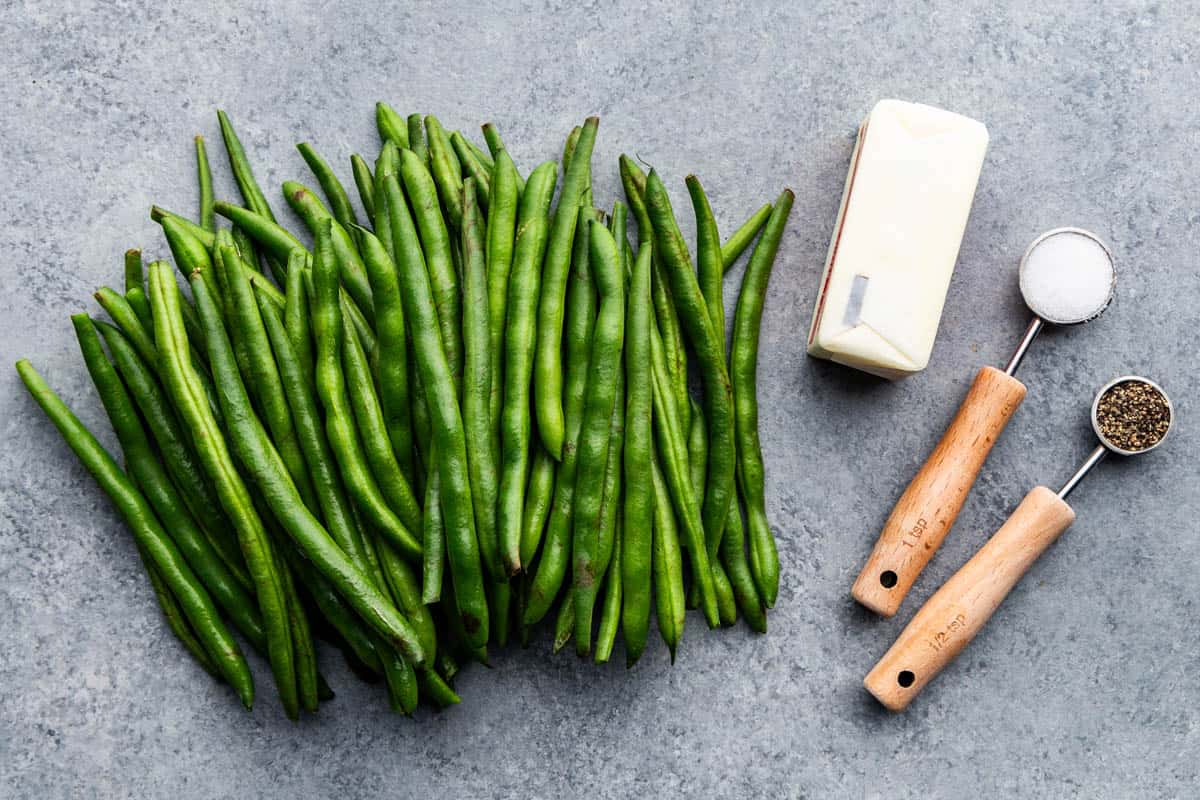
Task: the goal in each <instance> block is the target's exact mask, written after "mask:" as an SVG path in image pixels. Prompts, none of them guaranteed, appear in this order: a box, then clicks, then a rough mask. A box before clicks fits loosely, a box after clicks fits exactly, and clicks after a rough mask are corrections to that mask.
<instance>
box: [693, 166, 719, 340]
mask: <svg viewBox="0 0 1200 800" xmlns="http://www.w3.org/2000/svg"><path fill="white" fill-rule="evenodd" d="M686 183H687V189H688V195H689V196H690V197H691V200H692V210H693V212H694V213H695V216H696V280H697V283H698V284H699V285H700V294H702V295H703V296H704V305H705V307H706V308H707V309H708V317H709V320H710V322H711V324H712V330H713V334H715V335H716V337H717V339H719V340H720V345H721V348H720V349H721V356H722V358H723V357H724V356H725V298H724V294H723V292H722V284H721V278H722V276H723V275H724V273H725V271H724V267H723V264H722V263H721V235H720V233H718V232H717V220H716V218H715V217H713V212H712V206H710V205H709V202H708V195H706V194H705V193H704V187H703V186H701V185H700V180H699V179H698V178H697V177H696V176H695V175H688V176H687V179H686Z"/></svg>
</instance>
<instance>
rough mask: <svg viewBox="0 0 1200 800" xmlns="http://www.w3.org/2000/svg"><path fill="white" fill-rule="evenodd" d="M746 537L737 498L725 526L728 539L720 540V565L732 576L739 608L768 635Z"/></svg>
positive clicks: (750, 621)
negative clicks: (747, 550) (748, 562)
mask: <svg viewBox="0 0 1200 800" xmlns="http://www.w3.org/2000/svg"><path fill="white" fill-rule="evenodd" d="M745 548H746V534H745V529H744V528H743V527H742V509H741V504H740V503H739V502H738V501H737V498H734V501H733V503H731V504H730V506H729V521H728V522H726V523H725V536H724V537H723V538H722V539H721V562H722V563H723V564H724V565H725V571H726V572H727V573H728V575H729V581H730V584H731V585H732V587H733V593H734V597H735V598H736V599H737V607H738V608H739V609H741V612H742V616H743V617H745V618H746V624H747V625H749V626H750V629H751V630H753V631H757V632H758V633H766V632H767V611H766V609H765V608H764V607H763V603H762V599H761V598H759V596H758V588H757V587H756V586H755V585H754V576H753V575H751V574H750V565H749V564H747V563H746V549H745Z"/></svg>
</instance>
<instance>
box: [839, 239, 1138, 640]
mask: <svg viewBox="0 0 1200 800" xmlns="http://www.w3.org/2000/svg"><path fill="white" fill-rule="evenodd" d="M1018 279H1019V283H1020V287H1021V296H1022V297H1023V298H1024V299H1025V305H1027V306H1028V307H1029V310H1030V311H1032V312H1033V314H1034V317H1033V319H1032V321H1030V323H1029V326H1028V327H1027V328H1026V330H1025V335H1024V336H1023V337H1022V338H1021V342H1020V344H1018V345H1017V349H1016V350H1015V351H1014V352H1013V355H1012V357H1011V358H1010V359H1009V361H1008V364H1007V365H1006V366H1005V368H1004V369H1003V370H999V369H996V368H995V367H990V366H989V367H984V368H982V369H981V370H979V372H978V374H976V376H975V380H974V382H973V383H972V384H971V388H970V389H969V390H968V391H967V396H966V398H965V399H964V400H963V402H962V405H961V406H959V409H958V413H957V414H956V415H955V416H954V419H953V420H952V421H951V423H950V427H948V428H947V429H946V432H945V433H944V434H942V438H941V440H940V441H939V442H938V444H937V446H936V447H935V448H934V449H933V452H932V453H931V454H930V456H929V458H928V459H927V460H926V461H925V464H924V465H923V466H922V467H921V469H920V470H919V471H918V472H917V474H916V477H914V478H913V479H912V482H911V483H909V485H908V488H907V489H905V490H904V494H902V495H901V496H900V499H899V501H897V503H896V506H895V508H893V509H892V513H891V516H889V517H888V520H887V522H886V523H885V524H884V526H883V531H882V532H881V533H880V534H879V539H878V540H877V541H876V543H875V549H874V550H873V551H872V552H871V556H870V558H868V559H867V563H866V565H865V566H864V567H863V569H862V572H860V573H859V575H858V579H857V580H856V581H855V582H854V587H853V588H852V589H851V591H850V594H851V595H852V596H853V597H854V599H855V600H857V601H858V602H859V603H862V604H863V605H864V606H866V607H867V608H870V609H871V610H872V611H875V612H877V613H879V614H882V615H884V616H886V617H890V616H892V615H893V614H895V613H896V610H897V609H898V608H899V607H900V603H901V602H903V600H904V597H905V595H907V594H908V591H909V589H911V588H912V585H913V583H914V582H915V581H916V579H917V576H918V575H920V574H921V570H923V569H924V568H925V565H926V564H928V563H929V559H930V558H932V557H933V554H934V552H935V551H936V550H937V548H938V547H939V546H940V545H941V543H942V540H943V539H945V538H946V534H947V533H949V531H950V528H951V526H953V525H954V520H955V518H956V517H957V516H958V512H959V511H960V510H961V509H962V506H963V503H964V502H965V501H966V499H967V494H968V493H969V492H970V490H971V487H972V486H973V485H974V483H975V479H976V477H977V476H978V475H979V470H980V468H981V467H982V466H983V462H984V460H985V459H986V458H987V455H988V453H989V452H991V449H992V446H993V445H994V444H995V443H996V441H997V439H999V437H1000V434H1001V432H1002V431H1003V430H1004V427H1005V425H1007V424H1008V420H1009V419H1010V418H1011V417H1012V415H1013V413H1014V412H1015V411H1016V410H1017V408H1018V407H1019V406H1020V405H1021V401H1022V400H1024V399H1025V384H1023V383H1021V382H1020V381H1019V380H1017V379H1016V378H1015V377H1013V376H1014V373H1016V371H1017V367H1018V366H1020V364H1021V361H1022V359H1024V357H1025V354H1026V353H1027V352H1028V351H1029V346H1030V345H1031V344H1032V343H1033V340H1034V338H1036V337H1037V335H1038V333H1039V332H1040V331H1041V330H1042V328H1043V327H1045V325H1046V323H1050V324H1053V325H1078V324H1081V323H1084V322H1087V321H1089V320H1092V319H1095V318H1096V317H1098V316H1099V315H1100V313H1101V312H1103V311H1104V309H1105V308H1107V307H1108V305H1109V304H1110V303H1111V302H1112V298H1113V293H1114V290H1115V287H1116V270H1115V267H1114V265H1113V259H1112V253H1111V252H1110V251H1109V249H1108V247H1107V246H1106V245H1105V244H1104V242H1102V241H1101V240H1100V238H1099V237H1097V236H1096V235H1095V234H1092V233H1089V232H1087V231H1085V230H1082V229H1080V228H1055V229H1054V230H1051V231H1047V232H1046V233H1043V234H1042V235H1041V236H1039V237H1038V238H1036V239H1034V240H1033V243H1032V244H1030V245H1029V247H1028V248H1027V249H1026V250H1025V254H1024V255H1023V256H1022V257H1021V263H1020V267H1019V269H1018Z"/></svg>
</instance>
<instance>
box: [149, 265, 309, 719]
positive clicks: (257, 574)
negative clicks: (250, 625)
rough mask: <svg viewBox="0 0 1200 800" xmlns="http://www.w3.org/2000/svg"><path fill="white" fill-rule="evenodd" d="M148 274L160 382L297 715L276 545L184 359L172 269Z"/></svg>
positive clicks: (283, 693)
mask: <svg viewBox="0 0 1200 800" xmlns="http://www.w3.org/2000/svg"><path fill="white" fill-rule="evenodd" d="M149 276H150V302H151V305H152V307H153V309H154V333H155V339H156V340H157V342H158V343H159V345H160V347H159V355H160V356H161V358H160V362H159V363H160V371H161V372H162V373H163V374H164V383H165V384H166V388H167V391H168V394H169V395H170V397H171V399H172V404H173V405H174V406H175V408H176V410H177V411H179V413H180V414H181V416H182V418H183V422H184V424H185V425H186V426H187V428H188V429H189V430H190V431H191V435H192V440H193V443H194V444H195V446H196V450H197V453H198V455H199V456H200V461H201V464H202V465H203V466H204V469H205V471H206V472H207V473H208V475H209V477H210V478H211V479H212V481H213V483H214V484H215V486H216V490H217V496H218V498H219V499H220V501H221V505H222V507H223V508H224V509H225V513H226V514H228V515H229V517H230V519H231V520H232V521H233V525H234V529H235V530H236V531H237V535H238V541H239V542H240V544H241V549H242V553H243V555H244V556H245V559H246V565H247V567H248V568H249V571H250V576H251V578H252V580H253V583H254V589H255V595H256V596H257V598H258V605H259V609H260V611H261V612H262V617H263V624H264V627H265V628H266V633H267V652H268V660H269V661H270V662H271V670H272V672H273V673H274V675H275V684H276V686H277V687H278V689H279V695H280V699H281V700H282V702H283V706H284V710H285V711H286V712H287V714H288V716H289V717H292V718H295V716H296V715H297V714H298V713H299V698H298V695H297V687H296V675H295V661H294V659H295V655H294V651H293V647H292V638H291V632H290V630H289V625H288V619H287V601H286V599H285V595H284V588H283V585H282V582H281V579H280V576H279V573H278V571H277V570H276V568H275V559H274V553H273V550H274V548H273V547H272V546H271V541H270V539H269V538H268V536H267V531H266V529H265V528H264V526H263V522H262V520H261V519H260V518H259V516H258V514H257V512H256V511H255V509H254V504H253V501H252V499H251V497H250V492H249V490H248V489H247V487H246V484H245V483H244V482H243V480H242V477H241V475H240V473H239V472H238V469H237V467H236V466H235V464H234V462H233V458H232V456H231V455H230V453H229V450H228V445H227V443H226V439H225V436H224V434H222V432H221V429H220V428H219V427H218V425H217V420H216V418H215V417H213V415H212V413H211V412H210V410H209V408H208V406H207V404H205V403H204V402H202V401H201V391H200V383H199V379H198V378H197V376H196V371H195V369H194V368H193V367H192V364H191V361H190V360H189V358H188V344H187V337H186V335H185V334H184V331H183V320H182V316H181V315H180V313H179V291H178V287H177V285H176V284H175V280H174V278H173V277H172V276H171V274H170V268H169V267H168V266H167V265H166V264H165V263H164V262H161V261H156V262H154V263H153V264H151V265H150V269H149ZM192 287H193V292H195V291H196V289H197V288H200V287H203V288H202V289H201V291H203V293H204V294H205V296H207V291H205V290H206V289H207V284H205V283H204V281H203V280H202V279H199V278H197V279H196V280H195V281H194V282H193V284H192ZM210 299H211V298H210ZM214 317H215V322H214V323H213V327H214V328H219V329H220V332H221V335H222V336H223V335H224V329H223V328H222V327H221V325H220V316H219V312H215V310H214ZM202 319H203V317H202ZM206 332H207V327H206ZM212 344H213V342H212V341H211V340H210V341H209V353H210V359H211V360H212V361H215V360H216V355H217V354H216V353H214V352H213V347H212ZM232 372H233V373H234V378H235V379H236V382H237V384H238V385H239V386H240V385H241V381H240V378H237V375H236V372H237V369H236V366H233V368H232ZM222 383H225V382H224V381H222ZM221 389H222V391H223V392H226V393H227V392H229V391H231V387H229V386H225V385H222V386H221ZM222 405H224V403H222ZM225 417H226V421H227V422H228V423H229V424H230V425H231V426H232V425H233V424H235V420H232V419H229V415H228V414H226V415H225ZM243 463H244V461H243Z"/></svg>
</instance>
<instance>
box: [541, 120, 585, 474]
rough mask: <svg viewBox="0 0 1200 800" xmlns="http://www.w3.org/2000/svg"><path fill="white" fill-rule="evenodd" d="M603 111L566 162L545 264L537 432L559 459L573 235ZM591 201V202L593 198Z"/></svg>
mask: <svg viewBox="0 0 1200 800" xmlns="http://www.w3.org/2000/svg"><path fill="white" fill-rule="evenodd" d="M599 124H600V119H599V117H588V119H587V120H586V121H585V122H584V125H583V131H582V133H581V134H580V136H579V142H578V144H577V145H576V146H575V148H574V150H573V151H572V155H571V162H570V165H569V166H568V167H566V175H565V177H564V178H563V188H562V193H561V195H560V196H559V200H558V208H557V209H556V210H555V212H554V221H553V222H552V223H551V226H550V235H549V238H548V241H547V245H546V260H545V264H544V266H543V268H542V293H541V301H540V304H539V306H538V321H537V351H536V355H535V368H534V393H535V401H534V409H535V410H536V412H537V423H538V432H539V433H540V435H541V438H542V442H543V444H545V445H546V450H547V451H549V453H550V455H552V456H554V458H555V459H557V460H559V461H561V460H562V457H563V442H564V440H565V439H566V422H565V419H564V416H563V369H562V336H563V310H564V302H565V299H566V291H567V274H568V271H569V268H570V261H571V240H572V238H573V237H574V235H575V226H576V222H577V220H578V215H579V205H580V203H581V202H582V201H583V199H584V194H585V193H586V192H588V191H590V190H591V159H592V147H593V145H594V144H595V142H596V128H597V127H598V126H599ZM589 205H590V203H589Z"/></svg>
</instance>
